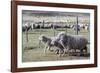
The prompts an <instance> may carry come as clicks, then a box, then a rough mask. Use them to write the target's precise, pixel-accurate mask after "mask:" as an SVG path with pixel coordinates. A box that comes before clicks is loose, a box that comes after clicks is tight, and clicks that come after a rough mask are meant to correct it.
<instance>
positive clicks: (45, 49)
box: [44, 45, 48, 55]
mask: <svg viewBox="0 0 100 73" xmlns="http://www.w3.org/2000/svg"><path fill="white" fill-rule="evenodd" d="M47 48H48V46H47V45H45V48H44V54H45V55H46V51H47Z"/></svg>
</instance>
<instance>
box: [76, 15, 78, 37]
mask: <svg viewBox="0 0 100 73" xmlns="http://www.w3.org/2000/svg"><path fill="white" fill-rule="evenodd" d="M76 34H77V35H78V16H77V17H76Z"/></svg>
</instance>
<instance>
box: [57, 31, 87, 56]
mask: <svg viewBox="0 0 100 73" xmlns="http://www.w3.org/2000/svg"><path fill="white" fill-rule="evenodd" d="M55 41H58V42H59V43H60V44H61V45H62V46H63V48H64V49H65V50H67V52H68V53H69V50H77V49H78V50H80V55H81V54H82V52H83V50H84V49H85V50H86V52H87V44H88V40H87V39H86V38H84V37H83V36H81V35H68V34H66V33H65V32H60V33H58V35H57V37H56V40H55ZM64 53H65V51H64Z"/></svg>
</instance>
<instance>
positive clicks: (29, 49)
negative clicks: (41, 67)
mask: <svg viewBox="0 0 100 73" xmlns="http://www.w3.org/2000/svg"><path fill="white" fill-rule="evenodd" d="M54 31H55V33H54ZM61 31H65V32H66V33H67V34H71V35H75V31H74V30H72V29H67V30H66V29H64V28H63V29H60V28H59V29H56V30H53V29H33V30H29V31H28V42H27V40H26V33H25V32H23V33H22V35H23V36H22V62H33V61H55V60H75V59H89V56H67V55H65V56H63V57H58V56H57V55H56V54H54V53H53V52H50V51H47V53H46V55H45V54H44V51H43V50H44V45H43V44H42V43H39V40H38V38H39V36H40V35H41V34H44V35H46V36H48V37H53V36H54V35H57V34H58V33H59V32H61ZM79 35H83V36H84V37H85V38H87V39H88V40H89V41H90V39H89V31H87V30H84V29H82V30H81V31H80V32H79ZM89 50H90V47H89V45H88V52H89Z"/></svg>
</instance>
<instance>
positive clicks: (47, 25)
mask: <svg viewBox="0 0 100 73" xmlns="http://www.w3.org/2000/svg"><path fill="white" fill-rule="evenodd" d="M59 23H60V22H59ZM59 23H57V22H56V23H54V22H49V23H46V22H40V23H25V24H23V26H22V31H23V32H25V31H28V30H33V29H41V28H42V29H51V28H53V29H57V28H68V29H73V30H75V31H76V29H77V30H78V31H80V30H81V29H85V30H88V31H89V24H71V25H70V24H67V23H62V24H60V25H59Z"/></svg>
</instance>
